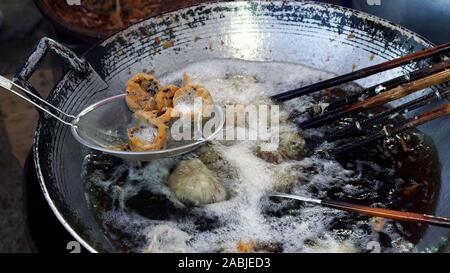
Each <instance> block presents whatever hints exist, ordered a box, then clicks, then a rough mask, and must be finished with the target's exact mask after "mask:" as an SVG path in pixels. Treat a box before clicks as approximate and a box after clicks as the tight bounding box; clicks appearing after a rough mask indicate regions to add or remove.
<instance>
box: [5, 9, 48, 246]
mask: <svg viewBox="0 0 450 273" xmlns="http://www.w3.org/2000/svg"><path fill="white" fill-rule="evenodd" d="M0 10H1V11H2V13H3V20H2V25H1V26H0V74H1V75H4V76H6V77H9V78H11V77H12V76H13V74H14V73H15V72H16V71H17V70H18V69H19V67H20V65H21V64H23V63H24V62H25V60H26V58H27V56H28V54H29V53H30V52H31V51H32V50H33V47H34V46H35V45H36V43H37V41H38V40H39V39H40V38H41V37H43V36H46V35H47V33H48V31H49V29H50V26H49V25H48V23H47V22H46V21H45V20H44V19H43V18H42V16H41V14H40V13H39V11H38V10H37V9H36V7H35V5H34V3H33V1H32V0H2V1H0ZM18 18H20V19H18ZM25 18H26V19H25ZM32 81H33V84H34V85H35V86H36V88H37V89H38V90H42V92H43V93H44V94H43V95H44V96H46V94H45V93H47V92H48V90H49V89H50V87H51V85H52V83H54V82H55V80H54V75H53V72H52V70H51V69H50V67H49V64H48V61H47V62H45V63H44V64H43V68H42V69H40V70H39V71H37V73H36V75H35V76H34V77H33V79H32ZM37 119H38V114H37V112H36V110H35V109H34V108H33V107H32V106H30V105H28V104H25V103H23V102H22V101H21V100H20V99H19V98H18V97H15V96H11V95H10V94H8V93H6V92H4V91H1V92H0V238H2V239H1V240H0V252H29V251H30V247H29V245H28V243H27V240H26V235H25V231H24V217H23V202H22V201H23V200H22V198H23V197H22V196H23V194H22V193H23V191H22V188H23V183H22V166H23V164H24V162H25V158H26V156H27V154H28V151H29V149H30V146H31V143H32V139H33V135H34V128H35V127H36V123H37Z"/></svg>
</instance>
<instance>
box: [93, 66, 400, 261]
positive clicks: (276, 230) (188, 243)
mask: <svg viewBox="0 0 450 273" xmlns="http://www.w3.org/2000/svg"><path fill="white" fill-rule="evenodd" d="M184 73H187V74H189V75H190V77H191V82H194V83H199V84H201V85H203V86H204V87H206V88H207V89H208V90H209V91H210V93H211V94H212V97H213V99H214V101H215V102H216V103H219V104H222V105H225V104H243V105H248V104H251V103H254V102H265V101H267V100H266V98H267V96H268V95H272V94H276V93H279V92H282V91H286V90H291V89H294V88H298V87H301V86H304V85H308V84H311V83H314V82H317V81H320V80H322V79H325V78H329V77H331V76H332V75H331V74H329V73H326V72H323V71H317V70H314V69H311V68H308V67H305V66H302V65H297V64H286V63H264V62H247V61H240V60H210V61H205V62H201V63H194V64H191V65H189V66H187V67H184V68H183V69H180V70H178V71H174V72H172V73H170V74H167V75H164V76H163V77H161V78H160V80H161V82H162V83H163V84H172V83H179V81H180V79H182V77H183V74H184ZM312 105H313V99H312V98H309V97H302V98H299V99H295V100H292V101H290V102H288V103H287V104H285V105H284V110H283V111H284V112H290V111H298V112H300V113H302V112H304V111H305V110H306V109H307V108H309V107H311V106H312ZM283 126H285V129H286V128H294V127H293V125H292V124H284V125H283ZM313 134H318V135H320V134H321V132H320V131H317V132H314V133H313ZM257 144H258V143H256V142H251V141H243V142H236V143H234V144H232V145H230V144H229V143H228V144H226V145H224V143H222V144H221V143H219V142H217V143H214V144H213V145H212V148H211V149H214V150H215V151H216V152H217V153H218V154H219V155H220V156H221V157H222V158H223V160H222V161H217V162H215V163H214V164H215V166H216V168H214V171H216V172H217V175H218V177H219V178H220V179H221V183H223V184H224V186H225V188H226V189H228V191H229V193H230V196H231V197H230V199H229V200H227V201H224V202H220V203H215V204H211V205H207V206H204V207H198V208H194V209H192V211H193V212H196V213H199V214H201V215H206V216H212V217H216V218H217V219H219V221H220V225H219V226H218V227H216V228H214V229H211V230H206V231H204V230H203V231H199V230H197V229H196V227H195V225H194V224H193V223H192V221H191V220H190V219H184V220H181V219H168V220H151V219H148V218H144V217H142V216H139V215H136V214H134V213H132V212H129V211H127V208H126V207H124V208H121V209H118V210H114V211H109V212H108V213H105V215H103V220H104V221H105V222H107V223H109V224H110V225H113V226H114V227H116V228H118V229H121V230H124V231H126V232H127V233H132V234H136V238H139V239H137V240H140V241H139V242H137V243H136V245H138V247H136V249H134V250H135V251H151V252H158V251H159V252H170V251H177V252H217V251H223V252H236V251H237V243H238V241H239V240H243V241H248V240H252V241H253V242H255V243H278V244H281V245H282V248H283V251H285V252H354V251H358V250H361V249H365V244H367V243H368V242H369V241H370V240H371V238H372V237H371V234H370V233H367V232H364V231H362V230H359V229H357V228H356V229H355V230H351V231H346V232H347V234H346V235H347V236H346V237H345V239H341V238H340V237H339V234H336V233H334V232H331V231H329V225H330V223H331V222H332V220H333V219H334V218H335V217H336V216H340V215H342V214H343V212H339V211H336V210H331V209H327V208H322V207H311V206H306V207H302V206H298V208H295V209H292V208H291V212H290V213H288V214H286V215H282V216H278V217H277V216H268V214H267V210H270V209H272V207H274V206H275V207H276V206H278V207H280V208H282V207H286V206H288V205H289V204H292V202H293V201H289V200H280V203H275V204H274V203H273V202H271V201H269V200H268V199H267V198H266V197H265V195H266V194H267V193H268V192H271V191H273V190H274V189H275V188H277V187H279V186H280V183H281V181H284V180H285V179H286V175H287V174H286V171H287V170H291V169H292V168H296V170H299V174H298V176H299V178H301V180H306V181H307V183H297V184H296V185H295V186H294V187H293V189H292V192H293V193H294V194H299V195H304V196H311V188H315V189H316V190H317V193H316V195H317V197H325V195H326V191H327V189H329V188H330V187H334V186H336V187H340V188H343V189H344V191H347V192H348V193H358V189H357V188H355V187H353V186H347V185H346V181H349V180H351V179H355V176H357V175H358V174H355V173H353V172H351V171H348V170H345V169H344V168H343V167H342V166H340V164H338V163H337V162H334V161H331V160H325V159H320V158H318V157H309V158H305V159H303V160H300V161H285V162H283V163H281V164H279V165H275V164H271V163H267V162H265V161H264V160H262V159H260V158H258V157H257V156H255V155H254V153H253V152H252V151H253V148H254V147H255V145H257ZM195 156H196V155H195V154H194V155H188V156H185V157H183V158H184V159H185V158H186V157H188V158H189V157H195ZM179 160H180V158H173V159H164V160H154V161H152V162H150V163H149V164H148V165H146V166H145V167H143V168H133V167H131V168H130V173H129V175H128V178H127V182H126V183H125V184H124V185H121V186H119V187H120V189H118V192H119V193H120V194H118V195H117V196H114V197H115V198H119V199H121V200H122V201H119V204H122V205H123V204H124V201H123V200H125V199H127V198H130V197H132V196H134V195H136V194H137V193H138V192H139V191H140V190H142V189H146V190H148V191H151V192H154V193H157V194H161V195H163V196H166V197H167V198H168V199H169V200H171V201H172V202H173V203H174V204H175V205H176V206H178V207H183V204H181V203H180V202H178V201H177V200H176V198H175V197H174V196H173V195H172V193H171V192H170V190H169V189H168V188H167V186H166V181H167V179H168V177H169V175H170V170H173V168H174V167H175V166H176V165H177V163H178V162H179ZM229 168H231V169H232V170H233V172H234V173H236V174H237V175H230V174H229V173H228V171H227V170H228V169H229ZM306 169H309V170H311V169H313V170H315V171H313V172H306V171H305V172H302V170H306ZM98 178H101V176H98ZM132 181H139V182H138V183H133V182H132ZM95 183H98V184H99V185H101V186H102V187H107V184H108V181H102V180H101V179H98V181H95ZM297 205H298V204H297ZM123 206H124V205H123ZM274 209H276V208H274ZM392 233H393V234H390V235H391V237H393V238H395V239H394V243H395V246H396V247H398V249H399V250H406V249H408V247H405V244H404V242H403V241H402V240H401V238H400V237H399V236H397V235H396V234H395V233H394V232H392ZM142 238H145V239H142ZM402 247H403V248H402Z"/></svg>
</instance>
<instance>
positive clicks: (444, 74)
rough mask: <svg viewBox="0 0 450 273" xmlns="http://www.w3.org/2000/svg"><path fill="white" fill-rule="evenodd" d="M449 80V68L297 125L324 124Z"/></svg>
mask: <svg viewBox="0 0 450 273" xmlns="http://www.w3.org/2000/svg"><path fill="white" fill-rule="evenodd" d="M448 81H450V69H447V70H444V71H441V72H438V73H435V74H433V75H429V76H427V77H424V78H421V79H418V80H416V81H413V82H409V83H406V84H403V85H400V86H398V87H395V88H393V89H391V90H388V91H385V92H383V93H380V94H379V95H377V96H374V97H370V98H368V99H366V100H364V101H361V102H356V103H354V104H351V105H348V106H345V107H343V108H341V109H337V110H335V111H331V112H328V113H326V114H324V115H322V116H318V117H315V118H313V119H310V120H308V121H305V122H303V123H301V124H300V125H299V126H300V128H303V129H309V128H314V127H318V126H322V125H324V124H327V123H330V122H332V121H336V120H338V119H340V118H342V117H344V116H348V115H349V114H354V113H360V112H363V111H366V110H368V109H372V108H374V107H377V106H381V105H384V104H386V103H388V102H391V101H394V100H398V99H400V98H403V97H405V96H407V95H410V94H412V93H414V92H417V91H420V90H422V89H425V88H428V87H431V86H433V85H437V84H442V83H445V82H448Z"/></svg>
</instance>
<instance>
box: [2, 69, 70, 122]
mask: <svg viewBox="0 0 450 273" xmlns="http://www.w3.org/2000/svg"><path fill="white" fill-rule="evenodd" d="M0 87H2V88H3V89H5V90H7V91H9V92H11V93H13V94H14V95H16V96H18V97H20V98H22V99H23V100H25V101H27V102H29V103H31V104H32V105H34V106H36V107H37V108H39V109H41V110H42V111H44V112H45V113H47V114H49V115H50V116H52V117H53V118H55V119H57V120H58V121H60V122H62V123H63V124H65V125H68V126H71V127H72V126H74V121H75V120H76V117H75V116H72V115H69V114H67V113H65V112H63V111H62V110H60V109H58V108H56V107H55V106H53V105H51V104H50V103H48V102H47V101H46V100H44V99H42V98H41V97H39V96H37V95H35V94H34V93H33V92H31V91H29V90H27V89H26V88H24V87H22V86H20V85H18V84H16V83H14V82H13V81H11V80H9V79H7V78H5V77H3V76H1V75H0ZM21 92H23V93H25V94H27V95H28V96H30V97H32V98H34V99H36V100H37V101H38V102H39V103H38V102H36V101H33V100H32V99H31V98H29V97H27V96H25V95H23V94H21ZM50 109H53V110H55V111H56V112H58V113H59V114H61V115H62V116H64V117H66V118H69V119H70V120H71V121H70V122H69V121H66V120H64V119H62V118H61V117H60V116H58V115H57V114H55V113H53V112H52V111H51V110H50Z"/></svg>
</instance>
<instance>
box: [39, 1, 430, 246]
mask: <svg viewBox="0 0 450 273" xmlns="http://www.w3.org/2000/svg"><path fill="white" fill-rule="evenodd" d="M251 3H257V4H259V5H270V4H272V3H284V4H285V5H292V6H302V5H305V4H309V5H315V6H318V7H329V8H332V9H334V10H336V11H338V12H340V13H343V14H344V13H346V12H351V13H352V14H353V15H354V16H356V17H358V18H361V19H365V20H368V21H371V22H378V23H381V24H382V25H383V27H385V28H389V29H391V30H394V31H396V32H403V34H405V35H407V36H409V37H411V38H415V39H416V41H417V43H418V44H420V45H422V46H423V47H425V48H430V47H433V46H435V44H434V43H433V42H431V41H430V40H428V39H427V38H425V37H423V36H421V35H420V34H418V33H416V32H414V31H412V30H410V29H408V28H405V27H403V26H401V25H399V24H396V23H393V22H391V21H389V20H387V19H383V18H380V17H378V16H376V15H372V14H369V13H367V12H363V11H359V10H355V9H352V8H348V7H344V6H339V5H334V4H329V3H321V2H315V1H302V2H288V3H287V4H286V3H285V1H282V0H275V1H267V2H266V1H265V2H260V1H225V2H222V3H221V2H208V3H203V4H199V5H194V6H190V7H186V8H183V9H178V10H174V11H171V12H167V13H163V14H159V15H156V16H152V17H149V18H147V19H145V20H142V21H140V22H136V23H135V24H132V25H130V26H128V27H127V28H125V29H123V30H120V31H118V32H116V33H114V34H112V35H110V36H108V37H106V38H103V39H101V40H100V41H98V42H97V43H94V44H93V45H92V46H91V47H90V48H89V49H88V50H86V52H84V53H83V54H80V56H82V57H84V56H85V55H86V54H87V53H89V52H91V51H93V50H94V49H95V48H97V47H98V46H100V45H102V43H104V42H106V41H108V40H110V39H113V38H115V37H119V36H120V35H121V34H122V33H123V32H127V31H128V30H130V29H132V28H134V27H137V26H139V25H145V24H146V23H147V22H148V21H152V20H156V19H158V18H161V17H165V16H170V15H171V14H176V13H178V12H180V11H187V10H191V9H194V8H197V7H201V6H211V5H230V4H236V5H242V4H247V5H249V4H251ZM65 75H67V73H66V74H65ZM63 80H64V76H63V77H62V78H61V80H60V81H59V82H58V84H59V83H60V82H61V81H63ZM58 84H57V85H55V88H54V89H53V90H52V91H51V92H50V93H52V92H54V91H55V89H56V87H57V86H58ZM42 127H43V124H42V121H41V120H39V122H38V126H37V129H36V133H35V138H34V142H33V153H34V163H35V165H36V170H37V177H38V180H39V184H40V187H41V189H42V191H43V194H44V197H45V199H46V200H47V203H48V204H49V206H50V208H51V210H52V211H53V213H54V214H55V216H56V217H57V219H58V220H59V221H60V223H61V224H62V225H63V226H64V228H65V229H66V230H67V231H68V232H69V233H70V234H71V235H72V236H73V237H74V239H75V240H77V241H78V242H79V243H80V244H81V245H82V246H83V247H84V248H86V249H87V250H88V251H89V252H91V253H99V251H98V250H97V249H96V248H95V247H94V246H91V243H90V242H88V241H87V240H85V239H84V238H82V236H81V235H80V234H79V233H77V231H76V230H75V229H74V228H73V227H72V225H71V224H69V223H68V222H67V221H66V220H65V218H64V216H63V215H62V213H61V212H60V210H59V209H58V208H57V206H56V204H55V203H54V201H53V199H52V197H51V196H50V194H49V192H48V190H47V186H46V182H45V181H46V179H45V178H44V175H43V173H42V169H41V165H42V164H41V163H40V156H39V147H38V146H39V145H38V143H39V138H40V132H41V130H42Z"/></svg>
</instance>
